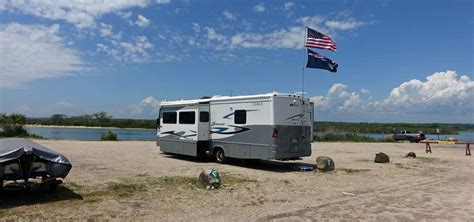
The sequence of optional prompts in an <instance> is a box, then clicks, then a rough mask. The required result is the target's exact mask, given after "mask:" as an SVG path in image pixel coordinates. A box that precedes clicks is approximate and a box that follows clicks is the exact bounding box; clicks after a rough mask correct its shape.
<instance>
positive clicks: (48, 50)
mask: <svg viewBox="0 0 474 222" xmlns="http://www.w3.org/2000/svg"><path fill="white" fill-rule="evenodd" d="M0 61H1V62H0V79H1V81H0V88H19V87H23V86H24V85H25V84H26V83H27V82H31V81H33V80H38V79H47V78H57V77H61V76H68V75H74V74H78V73H79V72H80V71H83V70H85V68H84V67H85V63H84V62H83V60H82V59H81V58H80V56H79V52H77V51H76V50H74V49H72V48H69V47H68V46H67V45H66V44H65V40H64V39H63V38H62V37H61V36H59V25H52V26H43V25H22V24H18V23H10V24H7V25H5V26H2V27H1V28H0Z"/></svg>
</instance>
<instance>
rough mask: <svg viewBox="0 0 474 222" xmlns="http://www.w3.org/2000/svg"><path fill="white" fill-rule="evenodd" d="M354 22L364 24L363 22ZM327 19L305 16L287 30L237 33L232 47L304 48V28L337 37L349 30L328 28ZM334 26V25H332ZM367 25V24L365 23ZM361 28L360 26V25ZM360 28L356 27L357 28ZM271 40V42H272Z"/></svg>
mask: <svg viewBox="0 0 474 222" xmlns="http://www.w3.org/2000/svg"><path fill="white" fill-rule="evenodd" d="M351 20H352V21H353V22H356V23H357V24H362V23H363V22H359V21H356V20H355V19H353V18H351ZM325 21H326V20H325V19H324V18H323V17H321V16H305V17H300V18H298V19H296V21H295V22H296V23H297V24H298V25H294V26H290V27H287V28H279V29H276V30H273V31H265V32H261V33H256V32H244V33H237V34H235V35H234V36H232V37H230V43H231V47H243V48H268V49H269V48H294V49H299V48H303V41H304V35H305V28H304V26H308V27H312V28H314V29H317V30H319V31H321V32H324V33H326V34H328V35H336V33H337V31H343V30H347V29H348V27H347V26H340V27H339V26H327V25H326V23H325ZM331 24H332V23H331ZM364 24H365V23H364ZM359 26H360V25H359ZM359 26H354V27H353V28H354V29H355V28H357V27H359ZM270 40H271V41H270Z"/></svg>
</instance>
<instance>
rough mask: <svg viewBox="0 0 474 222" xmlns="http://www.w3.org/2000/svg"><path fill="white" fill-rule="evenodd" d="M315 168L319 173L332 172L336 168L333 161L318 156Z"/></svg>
mask: <svg viewBox="0 0 474 222" xmlns="http://www.w3.org/2000/svg"><path fill="white" fill-rule="evenodd" d="M316 166H317V168H318V170H321V171H333V170H334V168H335V167H336V164H335V163H334V160H332V159H331V158H330V157H327V156H318V157H317V158H316Z"/></svg>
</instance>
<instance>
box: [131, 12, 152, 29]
mask: <svg viewBox="0 0 474 222" xmlns="http://www.w3.org/2000/svg"><path fill="white" fill-rule="evenodd" d="M135 25H138V26H139V27H141V28H145V27H148V26H149V25H150V19H147V18H146V17H145V16H143V15H138V17H137V21H136V22H135Z"/></svg>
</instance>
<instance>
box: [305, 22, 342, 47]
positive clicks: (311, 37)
mask: <svg viewBox="0 0 474 222" xmlns="http://www.w3.org/2000/svg"><path fill="white" fill-rule="evenodd" d="M306 30H307V32H306V33H308V36H307V37H306V43H305V46H306V47H308V48H318V49H327V50H331V51H334V52H335V51H336V43H335V42H334V41H332V39H331V38H329V36H327V35H325V34H323V33H321V32H318V31H316V30H314V29H311V28H308V27H306Z"/></svg>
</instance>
